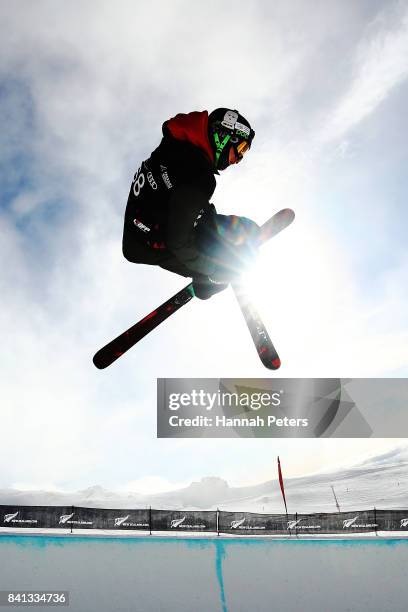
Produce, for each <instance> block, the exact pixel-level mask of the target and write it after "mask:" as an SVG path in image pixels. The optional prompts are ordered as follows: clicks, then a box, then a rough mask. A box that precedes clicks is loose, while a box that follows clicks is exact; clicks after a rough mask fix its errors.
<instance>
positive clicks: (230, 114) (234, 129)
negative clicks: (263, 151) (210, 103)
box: [208, 108, 255, 170]
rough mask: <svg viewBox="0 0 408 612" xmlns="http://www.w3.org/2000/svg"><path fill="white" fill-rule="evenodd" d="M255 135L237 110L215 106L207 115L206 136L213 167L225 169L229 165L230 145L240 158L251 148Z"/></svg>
mask: <svg viewBox="0 0 408 612" xmlns="http://www.w3.org/2000/svg"><path fill="white" fill-rule="evenodd" d="M254 136H255V132H254V130H253V129H252V128H251V126H250V125H249V122H248V121H247V120H246V119H245V117H243V116H242V115H240V114H239V112H238V111H237V110H230V109H228V108H217V109H215V110H214V111H213V112H212V113H210V115H209V116H208V138H209V140H210V143H211V147H212V149H213V151H214V154H215V167H216V168H217V170H225V168H227V167H228V166H229V163H230V162H229V151H230V148H231V147H230V146H227V145H232V146H233V147H234V152H235V156H236V158H237V159H241V158H242V156H243V154H244V153H245V152H246V151H247V150H248V149H250V148H251V143H252V140H253V138H254Z"/></svg>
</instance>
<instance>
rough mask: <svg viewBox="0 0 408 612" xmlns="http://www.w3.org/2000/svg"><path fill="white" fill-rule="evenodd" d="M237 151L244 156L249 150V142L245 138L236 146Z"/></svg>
mask: <svg viewBox="0 0 408 612" xmlns="http://www.w3.org/2000/svg"><path fill="white" fill-rule="evenodd" d="M236 150H237V153H238V155H239V157H243V156H244V154H245V153H246V152H247V151H249V143H248V141H247V140H243V141H242V142H240V143H239V145H237V147H236Z"/></svg>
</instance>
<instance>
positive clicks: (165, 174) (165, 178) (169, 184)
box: [160, 164, 173, 189]
mask: <svg viewBox="0 0 408 612" xmlns="http://www.w3.org/2000/svg"><path fill="white" fill-rule="evenodd" d="M160 170H161V175H162V179H163V182H164V184H165V185H166V187H167V189H171V188H172V187H173V185H172V182H171V180H170V177H169V173H168V172H167V166H162V164H160Z"/></svg>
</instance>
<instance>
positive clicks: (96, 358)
mask: <svg viewBox="0 0 408 612" xmlns="http://www.w3.org/2000/svg"><path fill="white" fill-rule="evenodd" d="M92 361H93V364H94V366H95V368H98V370H104V369H105V368H106V367H107V366H108V365H109V363H106V361H103V360H102V359H101V357H100V355H99V354H98V353H96V354H95V355H94V356H93V358H92Z"/></svg>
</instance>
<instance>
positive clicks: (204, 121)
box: [163, 111, 215, 166]
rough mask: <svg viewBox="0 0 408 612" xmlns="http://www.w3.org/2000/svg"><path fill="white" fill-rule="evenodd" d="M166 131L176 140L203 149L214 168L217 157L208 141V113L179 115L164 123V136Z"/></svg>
mask: <svg viewBox="0 0 408 612" xmlns="http://www.w3.org/2000/svg"><path fill="white" fill-rule="evenodd" d="M166 131H167V132H168V133H169V134H170V135H171V136H172V137H173V138H175V139H176V140H184V141H187V142H190V143H191V144H192V145H194V146H195V147H198V148H199V149H201V150H202V151H203V152H204V153H205V155H206V157H207V158H208V160H209V161H210V162H211V165H212V166H214V164H215V156H214V152H213V150H212V148H211V144H210V141H209V139H208V112H207V111H201V112H196V111H194V112H192V113H187V114H184V113H179V114H178V115H176V116H175V117H172V118H171V119H169V120H168V121H165V122H164V123H163V134H166Z"/></svg>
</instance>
